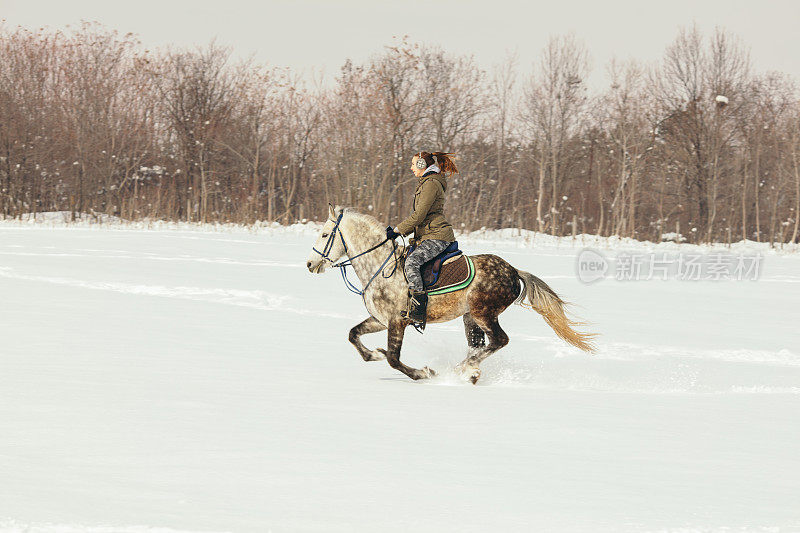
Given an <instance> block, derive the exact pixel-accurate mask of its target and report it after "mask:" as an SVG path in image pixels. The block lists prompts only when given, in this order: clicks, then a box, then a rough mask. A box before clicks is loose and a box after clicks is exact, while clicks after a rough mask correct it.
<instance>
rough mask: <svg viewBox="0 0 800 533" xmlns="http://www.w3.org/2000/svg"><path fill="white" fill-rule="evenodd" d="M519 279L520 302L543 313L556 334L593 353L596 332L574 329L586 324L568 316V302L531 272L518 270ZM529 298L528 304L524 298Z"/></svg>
mask: <svg viewBox="0 0 800 533" xmlns="http://www.w3.org/2000/svg"><path fill="white" fill-rule="evenodd" d="M517 275H518V276H519V279H521V280H522V284H523V287H522V291H521V292H520V294H519V296H518V297H517V301H516V302H514V303H518V304H520V305H522V306H524V307H527V306H528V305H530V307H532V308H533V310H534V311H536V312H537V313H539V314H540V315H542V317H543V318H544V320H545V322H547V323H548V324H549V325H550V327H551V328H553V331H555V332H556V335H558V336H559V337H561V338H562V339H563V340H565V341H567V342H568V343H570V344H571V345H573V346H575V347H577V348H580V349H581V350H583V351H585V352H590V353H593V352H594V351H595V350H596V348H595V346H594V344H593V343H592V339H594V337H596V336H597V334H596V333H581V332H579V331H575V330H574V329H572V328H573V327H574V326H582V325H584V324H583V323H582V322H575V321H574V320H571V319H570V318H568V317H567V314H566V311H565V310H564V306H565V305H567V302H565V301H564V300H562V299H561V298H560V297H559V296H558V294H556V292H555V291H554V290H553V289H551V288H550V287H549V286H548V285H547V283H545V282H544V281H542V280H541V279H539V278H537V277H536V276H534V275H533V274H531V273H530V272H525V271H524V270H517ZM526 298H527V300H528V302H527V304H526V303H525V302H524V300H525V299H526Z"/></svg>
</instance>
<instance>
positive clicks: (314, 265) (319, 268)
mask: <svg viewBox="0 0 800 533" xmlns="http://www.w3.org/2000/svg"><path fill="white" fill-rule="evenodd" d="M306 268H308V271H309V272H311V273H312V274H321V273H322V272H323V271H324V270H325V261H306Z"/></svg>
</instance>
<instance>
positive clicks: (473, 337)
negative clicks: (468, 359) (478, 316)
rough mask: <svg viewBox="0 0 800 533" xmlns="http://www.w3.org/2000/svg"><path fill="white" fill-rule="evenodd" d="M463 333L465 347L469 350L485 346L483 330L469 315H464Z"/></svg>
mask: <svg viewBox="0 0 800 533" xmlns="http://www.w3.org/2000/svg"><path fill="white" fill-rule="evenodd" d="M464 333H465V334H466V335H467V345H468V346H469V347H470V348H481V347H483V346H486V336H485V335H484V333H483V330H482V329H481V327H480V326H479V325H478V323H477V322H475V319H474V318H472V315H471V314H469V313H467V314H465V315H464Z"/></svg>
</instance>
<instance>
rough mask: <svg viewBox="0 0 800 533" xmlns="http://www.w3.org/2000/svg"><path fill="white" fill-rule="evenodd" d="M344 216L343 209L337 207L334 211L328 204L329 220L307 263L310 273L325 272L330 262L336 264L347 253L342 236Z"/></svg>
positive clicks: (323, 227)
mask: <svg viewBox="0 0 800 533" xmlns="http://www.w3.org/2000/svg"><path fill="white" fill-rule="evenodd" d="M343 214H344V208H343V207H338V206H337V207H336V208H335V209H334V207H333V206H332V205H330V204H328V220H327V221H325V225H323V226H322V231H320V234H319V237H317V240H316V242H315V243H314V247H313V248H312V251H311V255H310V256H309V258H308V261H306V267H308V271H309V272H312V273H315V274H321V273H322V272H325V269H326V268H327V266H328V263H329V262H330V263H335V262H336V261H338V260H339V259H340V258H341V257H342V256H343V255H344V254H345V253H346V251H347V250H345V247H344V240H343V239H342V236H341V234H340V231H341V227H340V224H341V221H342V215H343Z"/></svg>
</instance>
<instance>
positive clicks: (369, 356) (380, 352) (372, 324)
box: [348, 317, 386, 361]
mask: <svg viewBox="0 0 800 533" xmlns="http://www.w3.org/2000/svg"><path fill="white" fill-rule="evenodd" d="M384 329H386V326H384V325H383V324H381V323H380V322H378V321H377V320H376V319H375V318H374V317H369V318H368V319H366V320H365V321H363V322H362V323H360V324H359V325H357V326H355V327H354V328H353V329H351V330H350V335H349V337H348V338H349V340H350V344H352V345H353V346H355V347H356V350H358V353H359V354H360V355H361V357H362V358H363V359H364V361H381V360H383V359H386V350H384V349H383V348H376V349H374V350H370V349H368V348H367V347H366V346H364V344H363V343H362V342H361V336H362V335H366V334H367V333H377V332H378V331H383V330H384Z"/></svg>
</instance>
